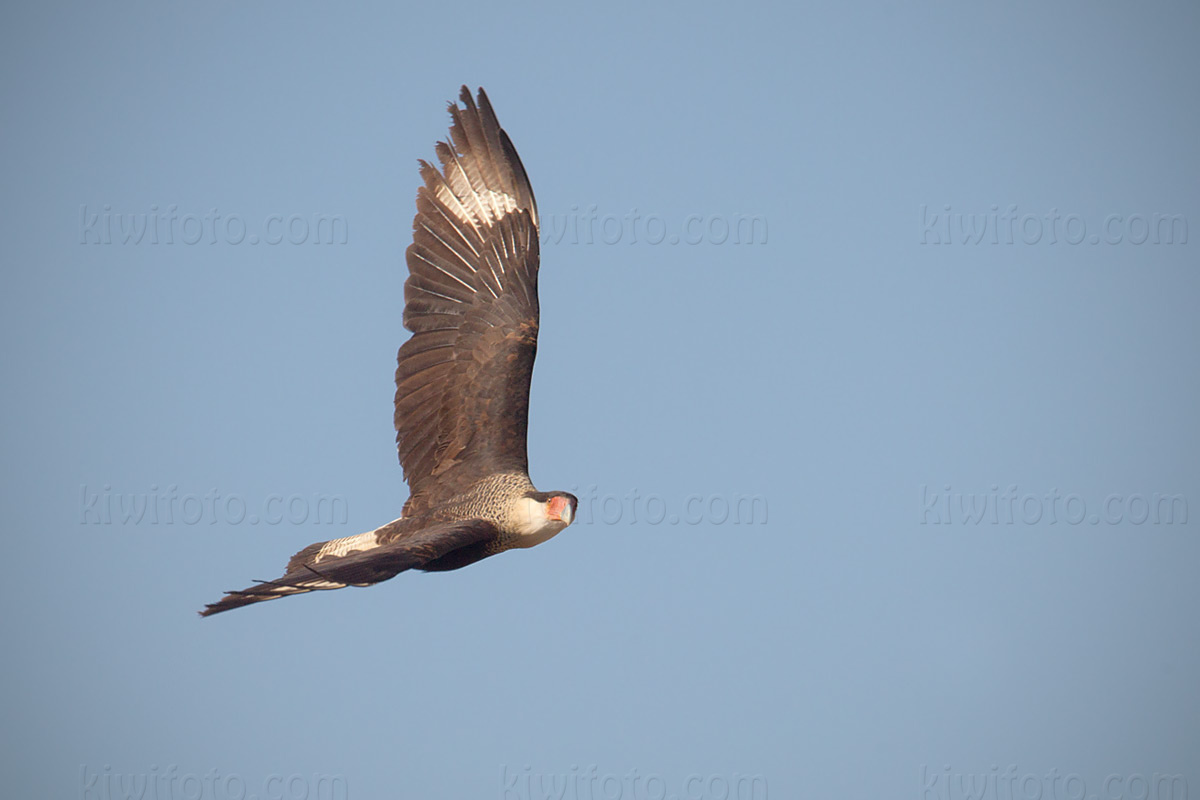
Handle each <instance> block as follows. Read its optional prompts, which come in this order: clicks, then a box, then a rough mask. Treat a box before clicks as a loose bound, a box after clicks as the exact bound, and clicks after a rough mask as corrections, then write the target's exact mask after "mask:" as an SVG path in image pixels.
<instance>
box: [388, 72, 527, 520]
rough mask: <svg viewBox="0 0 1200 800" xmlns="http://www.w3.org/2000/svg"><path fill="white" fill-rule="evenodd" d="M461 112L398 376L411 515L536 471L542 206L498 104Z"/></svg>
mask: <svg viewBox="0 0 1200 800" xmlns="http://www.w3.org/2000/svg"><path fill="white" fill-rule="evenodd" d="M460 102H461V103H462V107H459V106H458V105H455V104H451V106H450V113H451V117H452V118H453V126H452V127H451V129H450V142H449V143H445V142H439V143H438V146H437V153H438V158H439V161H440V162H441V170H440V171H439V170H438V169H436V168H434V167H433V166H432V165H430V164H428V163H425V162H422V163H421V177H422V178H423V179H424V182H425V183H424V186H422V187H420V189H418V191H417V214H416V217H415V218H414V219H413V243H412V245H411V246H410V247H409V248H408V252H407V261H408V269H409V278H408V280H407V282H406V283H405V285H404V299H405V307H404V325H405V327H407V328H408V329H409V330H411V331H413V336H412V337H411V338H410V339H409V340H408V341H407V342H405V343H404V346H403V347H401V348H400V352H399V355H398V357H397V369H396V411H395V424H396V446H397V451H398V454H399V457H400V463H401V465H402V466H403V467H404V476H405V479H406V480H407V481H408V483H409V488H410V490H411V495H412V496H411V497H410V499H409V502H408V503H407V504H406V505H405V510H404V513H405V516H409V515H412V514H415V513H417V512H419V511H422V510H425V509H428V508H431V507H433V506H435V505H437V504H438V503H440V502H442V501H444V500H447V499H449V498H450V497H453V496H454V495H455V494H457V493H458V492H460V491H462V490H463V489H466V488H467V487H469V486H470V485H471V484H472V483H474V482H475V481H477V480H479V479H480V478H483V477H486V476H487V475H489V474H492V473H494V472H497V471H502V470H503V471H510V470H511V471H522V472H524V471H526V470H527V469H528V461H527V458H526V449H525V438H526V431H527V420H528V414H529V381H530V377H531V375H532V371H533V361H534V357H535V355H536V352H537V330H538V304H537V272H538V227H537V204H536V201H535V200H534V197H533V189H532V187H531V186H530V185H529V179H528V177H527V176H526V174H525V168H524V166H522V164H521V160H520V158H518V156H517V152H516V150H515V148H513V146H512V142H511V141H509V139H508V136H507V134H505V132H504V131H503V130H502V129H501V128H500V125H499V123H498V122H497V121H496V115H495V114H494V113H493V111H492V107H491V103H490V102H488V99H487V95H486V94H484V92H483V90H482V89H480V90H479V100H478V103H476V102H475V101H474V100H473V99H472V97H471V93H470V91H469V90H468V89H467V87H465V86H464V87H463V88H462V94H461V96H460Z"/></svg>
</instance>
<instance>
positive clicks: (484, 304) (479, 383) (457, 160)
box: [200, 86, 576, 616]
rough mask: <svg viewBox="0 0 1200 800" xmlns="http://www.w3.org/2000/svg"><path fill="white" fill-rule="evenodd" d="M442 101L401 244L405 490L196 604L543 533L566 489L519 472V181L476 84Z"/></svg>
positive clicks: (522, 367)
mask: <svg viewBox="0 0 1200 800" xmlns="http://www.w3.org/2000/svg"><path fill="white" fill-rule="evenodd" d="M459 100H460V102H461V104H462V105H461V107H460V106H459V105H457V104H453V103H452V104H451V105H450V114H451V117H452V118H453V125H452V126H451V129H450V140H449V142H439V143H438V144H437V154H438V160H439V162H440V164H441V168H440V169H438V168H436V167H434V166H433V165H431V164H429V163H426V162H424V161H422V162H420V164H421V177H422V178H423V180H424V185H423V186H421V187H420V188H419V189H418V191H417V214H416V217H415V218H414V220H413V242H412V244H411V245H410V246H409V248H408V251H407V262H408V269H409V277H408V280H407V281H406V282H405V285H404V300H405V304H404V319H403V321H404V326H405V327H406V328H408V329H409V330H410V331H412V332H413V335H412V336H411V337H410V338H409V339H408V341H406V342H405V343H404V345H403V346H402V347H401V348H400V352H399V355H398V358H397V368H396V397H395V426H396V445H397V449H398V453H399V457H400V464H401V466H402V467H403V469H404V477H405V480H406V481H407V482H408V485H409V499H408V502H406V503H405V504H404V509H403V512H402V514H401V517H400V519H397V520H395V521H393V522H390V523H388V524H387V525H384V526H383V527H381V528H378V529H376V530H374V531H369V532H367V533H363V534H359V535H358V536H350V537H347V538H344V539H334V540H332V541H328V542H318V543H316V544H312V545H309V546H308V547H306V548H304V549H303V550H301V551H300V552H298V553H296V555H294V556H292V559H291V560H290V561H289V562H288V565H287V569H286V570H285V573H284V575H283V576H282V577H280V578H277V579H275V580H270V581H266V580H263V581H258V582H257V583H256V585H254V586H251V587H249V588H248V589H244V590H241V591H231V592H229V593H227V594H226V595H225V597H223V598H222V599H221V600H220V601H218V602H216V603H212V604H210V605H208V606H206V607H205V608H204V610H203V611H201V612H200V614H201V615H202V616H208V615H211V614H216V613H218V612H221V611H228V610H229V609H232V608H238V607H240V606H244V605H250V604H252V603H258V602H262V601H264V600H272V599H275V598H278V597H286V596H289V595H293V594H302V593H306V592H312V591H318V590H322V589H340V588H343V587H346V586H368V585H370V584H374V583H379V582H380V581H385V580H387V579H389V578H392V577H394V576H395V575H397V574H399V573H401V572H404V571H405V570H409V569H420V570H426V571H442V570H449V569H457V568H459V567H463V566H466V565H467V564H471V563H474V562H475V561H478V560H479V559H481V558H486V557H487V556H489V555H493V554H494V553H498V552H502V551H504V550H508V549H511V548H514V547H530V546H533V545H534V544H537V543H539V542H542V541H545V540H546V539H548V538H549V537H550V536H553V535H554V534H556V533H558V531H560V530H562V529H563V528H565V527H566V526H567V525H569V524H570V523H571V520H572V518H573V515H574V511H575V506H576V500H575V497H574V496H573V495H570V494H568V493H565V492H552V493H542V492H537V491H536V490H535V489H534V488H533V484H532V483H530V481H529V477H528V474H529V465H528V458H527V455H526V446H525V437H526V430H527V425H528V415H529V383H530V377H531V375H532V372H533V361H534V356H535V354H536V352H537V335H538V316H539V312H538V297H537V273H538V261H539V259H538V215H537V204H536V202H535V200H534V197H533V189H532V188H531V187H530V185H529V179H528V177H527V176H526V175H525V168H524V167H523V166H522V165H521V160H520V158H519V157H518V156H517V151H516V149H515V148H514V147H513V145H512V142H511V141H509V138H508V135H507V134H506V133H505V132H504V130H503V129H502V128H501V127H500V125H499V123H498V122H497V121H496V115H495V114H494V113H493V111H492V108H491V104H490V103H489V102H488V99H487V95H486V94H484V92H483V90H482V89H480V90H479V95H478V102H476V101H475V100H474V99H473V98H472V97H471V93H470V91H468V89H467V87H465V86H464V87H463V88H462V92H461V94H460V97H459Z"/></svg>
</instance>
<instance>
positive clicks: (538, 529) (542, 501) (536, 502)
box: [521, 492, 579, 541]
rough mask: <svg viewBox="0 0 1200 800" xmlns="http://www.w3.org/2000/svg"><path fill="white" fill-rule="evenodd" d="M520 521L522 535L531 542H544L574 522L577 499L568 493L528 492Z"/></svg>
mask: <svg viewBox="0 0 1200 800" xmlns="http://www.w3.org/2000/svg"><path fill="white" fill-rule="evenodd" d="M525 502H526V503H527V506H526V508H527V509H528V510H527V512H524V513H523V514H522V516H523V517H526V518H525V519H523V520H522V523H521V527H522V528H524V530H523V534H524V535H526V536H530V537H532V538H531V541H545V539H546V538H548V537H549V536H553V535H554V534H556V533H558V532H559V531H561V530H562V529H563V528H565V527H567V526H568V525H570V524H571V523H572V522H574V521H575V508H576V507H577V506H578V505H579V499H578V498H576V497H575V495H573V494H571V493H570V492H530V493H529V494H528V495H526V499H525Z"/></svg>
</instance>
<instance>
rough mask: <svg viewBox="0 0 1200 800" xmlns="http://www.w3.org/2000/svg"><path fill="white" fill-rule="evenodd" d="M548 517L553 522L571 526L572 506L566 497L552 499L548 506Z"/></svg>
mask: <svg viewBox="0 0 1200 800" xmlns="http://www.w3.org/2000/svg"><path fill="white" fill-rule="evenodd" d="M546 517H547V518H548V519H550V521H552V522H561V523H562V524H564V525H570V524H571V504H570V503H569V502H567V500H566V498H565V497H552V498H550V502H549V503H548V504H547V505H546Z"/></svg>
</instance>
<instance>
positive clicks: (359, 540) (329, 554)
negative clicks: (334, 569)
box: [309, 531, 379, 585]
mask: <svg viewBox="0 0 1200 800" xmlns="http://www.w3.org/2000/svg"><path fill="white" fill-rule="evenodd" d="M377 532H378V531H368V532H367V533H360V534H358V535H357V536H347V537H346V538H344V539H331V540H329V541H328V542H326V543H325V546H324V547H322V548H321V549H320V550H318V551H317V554H316V556H314V557H313V560H312V561H311V562H309V563H312V564H320V563H321V560H322V559H326V558H341V557H342V556H344V555H346V554H347V553H354V552H358V551H360V550H372V549H374V548H376V547H378V546H379V538H378V537H377V536H376V535H375V534H376V533H377ZM342 585H345V584H342Z"/></svg>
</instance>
